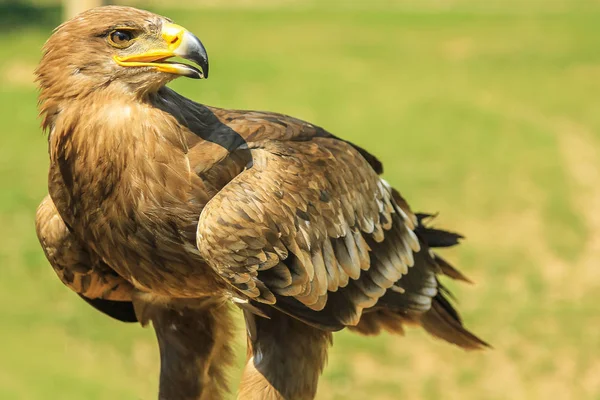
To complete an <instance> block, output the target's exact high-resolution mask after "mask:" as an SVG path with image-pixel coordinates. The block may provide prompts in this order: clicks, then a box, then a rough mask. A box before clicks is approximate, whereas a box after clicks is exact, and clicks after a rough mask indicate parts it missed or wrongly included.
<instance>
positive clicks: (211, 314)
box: [134, 299, 234, 400]
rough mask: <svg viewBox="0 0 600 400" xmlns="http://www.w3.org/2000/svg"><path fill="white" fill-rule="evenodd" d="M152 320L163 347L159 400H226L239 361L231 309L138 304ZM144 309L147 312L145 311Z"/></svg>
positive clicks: (143, 316) (144, 318)
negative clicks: (230, 376)
mask: <svg viewBox="0 0 600 400" xmlns="http://www.w3.org/2000/svg"><path fill="white" fill-rule="evenodd" d="M134 304H135V306H136V312H138V319H140V321H142V322H145V321H147V320H151V321H152V325H153V326H154V330H155V331H156V337H157V339H158V345H159V349H160V387H159V400H220V399H223V398H224V396H225V395H226V393H227V392H228V387H227V377H226V369H227V368H228V367H229V366H230V365H231V364H232V362H233V351H232V348H231V343H232V336H233V332H232V326H233V325H234V324H233V322H232V320H231V316H230V310H229V307H228V306H227V305H225V304H222V303H214V302H207V303H204V304H203V303H202V302H199V303H198V304H193V303H192V304H189V305H188V304H186V305H182V304H178V303H175V304H173V303H170V304H167V305H165V304H153V303H142V304H143V305H142V307H140V301H139V299H136V300H134ZM140 308H142V311H139V310H140Z"/></svg>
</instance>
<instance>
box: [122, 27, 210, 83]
mask: <svg viewBox="0 0 600 400" xmlns="http://www.w3.org/2000/svg"><path fill="white" fill-rule="evenodd" d="M161 36H162V39H163V40H164V41H165V45H166V48H161V49H152V50H149V51H147V52H145V53H141V54H134V55H130V56H124V57H119V56H114V60H115V61H116V62H117V64H119V65H121V66H123V67H153V68H156V69H157V70H158V71H160V72H166V73H169V74H175V75H180V76H186V77H188V78H194V79H201V78H208V56H207V55H206V49H205V48H204V46H203V45H202V42H200V39H198V38H197V37H196V36H194V35H193V34H192V33H191V32H189V31H188V30H186V29H185V28H183V27H181V26H179V25H176V24H172V23H170V22H165V23H163V26H162V31H161ZM171 57H181V58H184V59H186V60H190V61H192V62H194V63H196V64H197V65H198V66H200V68H201V70H200V69H198V68H196V67H194V66H192V65H187V64H182V63H175V62H170V61H166V60H167V59H169V58H171Z"/></svg>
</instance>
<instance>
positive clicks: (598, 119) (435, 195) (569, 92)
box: [0, 0, 600, 400]
mask: <svg viewBox="0 0 600 400" xmlns="http://www.w3.org/2000/svg"><path fill="white" fill-rule="evenodd" d="M124 3H125V4H133V5H137V6H139V7H142V8H149V9H151V10H153V11H156V12H158V13H160V14H163V15H166V16H169V17H171V18H172V19H174V20H175V21H176V22H177V23H179V24H181V25H183V26H185V27H187V28H188V29H190V30H191V31H193V32H194V33H196V34H197V35H198V36H199V37H200V38H201V39H202V41H203V42H204V43H205V44H206V46H207V49H208V52H209V55H210V60H211V77H210V79H209V80H207V81H201V82H198V81H191V80H184V79H180V80H179V81H177V82H174V83H173V84H172V86H173V87H174V88H175V89H176V90H178V91H180V92H181V93H183V94H185V95H186V96H188V97H191V98H193V99H194V100H197V101H200V102H204V103H206V104H211V105H216V106H222V107H229V108H247V109H261V110H263V109H264V110H273V111H279V112H283V113H288V114H291V115H294V116H297V117H300V118H303V119H306V120H309V121H311V122H314V123H316V124H318V125H321V126H324V127H326V128H328V129H329V130H330V131H332V132H333V133H334V134H336V135H339V136H342V137H343V138H345V139H349V140H351V141H354V142H356V143H357V144H359V145H361V146H363V147H365V148H367V149H368V150H370V151H371V152H373V153H374V154H376V155H378V156H379V157H380V159H381V160H382V161H383V162H384V164H385V166H386V173H385V176H386V178H387V179H388V180H389V181H390V182H391V183H392V184H393V185H394V186H396V187H397V188H399V189H400V191H401V192H402V193H403V194H404V196H405V197H406V198H407V199H408V200H409V202H410V203H411V204H412V206H413V208H414V209H416V210H425V211H430V212H431V211H433V212H436V211H439V212H440V217H439V219H438V221H437V224H438V226H444V227H447V228H451V229H455V230H458V231H460V232H462V233H464V234H465V235H466V236H467V239H468V240H467V241H466V242H465V243H464V244H463V245H462V246H460V247H459V248H456V249H451V250H450V251H446V252H444V254H445V255H446V256H447V257H448V258H449V259H450V260H452V261H453V262H454V263H455V264H456V265H457V266H459V267H461V268H462V269H463V270H464V271H465V272H466V273H467V274H468V275H469V276H470V277H471V278H473V280H475V281H476V282H477V284H476V285H475V286H471V287H468V286H459V285H455V284H453V283H449V286H450V287H451V289H453V291H454V292H455V294H456V295H457V297H458V298H459V307H460V309H461V310H462V312H463V314H464V316H465V319H466V323H467V324H468V326H469V327H471V328H472V329H473V330H474V331H475V332H477V333H478V334H480V335H481V336H482V337H483V338H485V339H486V340H488V341H489V342H490V343H492V344H493V345H494V347H495V349H494V350H491V351H486V352H478V353H465V352H463V351H461V350H458V349H456V348H453V347H452V346H450V345H447V344H445V343H441V342H438V341H436V340H433V339H431V338H430V337H427V336H426V335H425V334H423V333H422V332H420V331H418V330H409V331H408V333H407V335H406V337H397V336H390V335H381V336H379V337H375V338H364V337H359V336H356V335H354V334H351V333H348V332H342V333H339V334H336V335H335V339H334V340H335V345H334V347H333V348H332V350H331V353H330V360H329V366H328V368H327V369H326V371H325V373H324V376H323V378H322V380H321V385H320V389H319V395H318V398H319V399H351V398H352V399H378V400H383V399H400V398H402V399H407V400H408V399H546V398H553V399H600V357H599V356H600V290H599V289H600V265H599V264H600V261H599V260H600V186H599V183H600V2H598V1H592V0H587V1H584V0H579V1H578V0H548V1H534V0H522V1H517V0H512V1H511V0H506V1H501V0H489V1H485V0H457V1H452V0H421V1H417V0H414V1H400V0H389V1H373V2H369V1H366V0H365V1H360V2H359V1H356V0H354V1H346V2H343V1H337V2H329V1H317V0H309V1H300V0H287V1H268V0H235V1H229V2H225V1H217V0H210V1H202V2H200V1H198V2H194V1H189V0H188V1H186V0H179V1H177V2H169V3H166V2H165V3H161V2H159V1H147V2H144V1H135V2H134V1H131V2H121V4H124ZM161 4H163V5H161ZM167 5H168V7H171V8H163V7H167ZM60 20H61V10H60V8H59V4H58V2H53V1H39V2H37V3H33V2H15V1H12V2H11V1H9V2H6V1H5V2H4V3H0V31H1V32H2V36H3V39H2V42H1V43H2V45H1V46H0V321H1V322H0V324H1V325H0V398H1V399H5V400H9V399H65V400H67V399H152V398H156V386H157V375H158V353H157V349H156V346H155V342H154V336H153V332H152V330H151V329H142V328H140V327H139V326H137V325H125V324H121V323H118V322H115V321H112V320H110V319H109V318H106V317H104V316H103V315H101V314H99V313H97V312H95V311H94V310H93V309H91V308H90V307H89V306H87V305H86V304H84V303H83V302H82V301H81V300H79V299H78V298H77V296H75V295H74V294H73V293H71V292H69V290H68V289H66V288H65V287H63V286H62V284H61V283H60V282H59V281H58V279H57V278H56V277H55V276H54V273H53V271H52V270H51V268H50V267H49V265H48V263H47V261H46V260H45V258H44V256H43V254H42V251H41V249H40V247H39V245H38V242H37V239H36V237H35V232H34V213H35V208H36V206H37V204H38V203H39V201H40V200H41V199H42V197H43V196H44V195H45V193H46V173H47V164H48V157H47V152H46V139H45V137H44V136H43V135H42V133H41V131H40V128H39V121H38V119H37V111H36V95H37V93H36V87H35V84H34V83H33V70H34V68H35V66H36V63H37V61H38V59H39V57H40V47H41V46H42V44H43V42H44V40H45V39H46V38H47V37H48V36H49V35H50V32H51V30H52V29H53V28H54V27H55V26H56V25H58V24H59V23H60ZM81 51H85V49H81ZM238 337H239V346H238V350H239V352H238V353H239V360H238V361H239V362H238V363H237V369H234V370H232V372H231V375H232V382H233V383H234V384H235V383H236V382H237V381H238V380H239V375H240V370H241V366H242V363H243V355H244V353H245V350H244V340H243V337H244V332H243V330H242V329H241V328H240V329H239V334H238ZM232 398H233V395H232Z"/></svg>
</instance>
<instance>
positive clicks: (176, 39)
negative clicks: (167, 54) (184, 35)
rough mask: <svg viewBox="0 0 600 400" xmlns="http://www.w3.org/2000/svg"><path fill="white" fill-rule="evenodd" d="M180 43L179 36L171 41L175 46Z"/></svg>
mask: <svg viewBox="0 0 600 400" xmlns="http://www.w3.org/2000/svg"><path fill="white" fill-rule="evenodd" d="M177 42H179V38H178V37H177V36H175V37H174V38H173V39H171V44H175V43H177Z"/></svg>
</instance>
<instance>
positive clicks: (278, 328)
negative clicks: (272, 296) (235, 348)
mask: <svg viewBox="0 0 600 400" xmlns="http://www.w3.org/2000/svg"><path fill="white" fill-rule="evenodd" d="M244 315H245V318H246V326H247V329H248V360H247V362H246V367H245V369H244V374H243V376H242V383H241V385H240V390H239V394H238V400H310V399H314V398H315V394H316V392H317V383H318V381H319V375H320V374H321V371H322V370H323V367H324V366H325V363H326V361H327V349H328V347H329V346H330V345H331V342H332V337H331V333H329V332H324V331H321V330H319V329H316V328H313V327H311V326H308V325H306V324H304V323H302V322H300V321H298V320H296V319H294V318H291V317H288V316H287V315H285V314H282V313H280V312H278V311H272V312H271V313H270V319H267V318H262V317H258V316H255V315H253V314H251V313H249V312H245V314H244Z"/></svg>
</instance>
